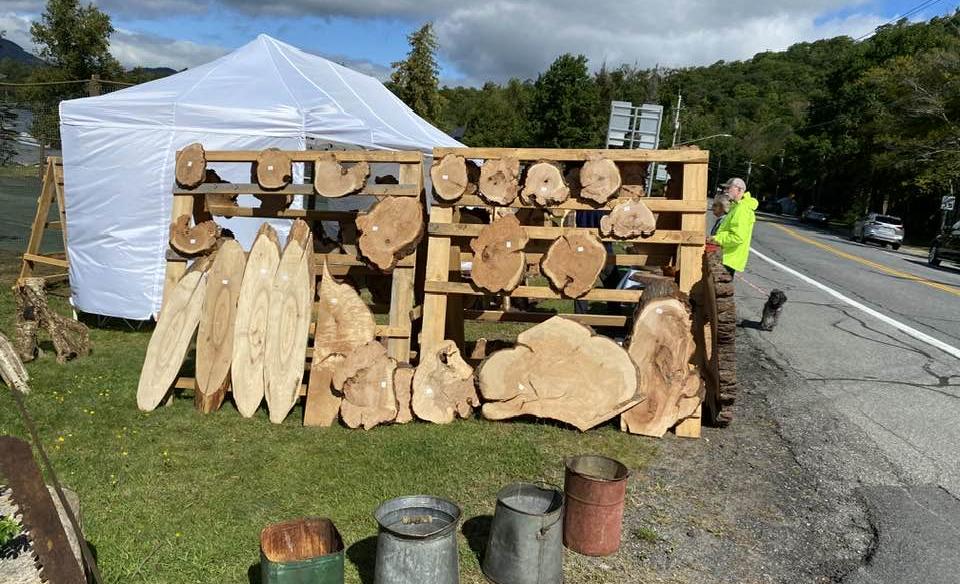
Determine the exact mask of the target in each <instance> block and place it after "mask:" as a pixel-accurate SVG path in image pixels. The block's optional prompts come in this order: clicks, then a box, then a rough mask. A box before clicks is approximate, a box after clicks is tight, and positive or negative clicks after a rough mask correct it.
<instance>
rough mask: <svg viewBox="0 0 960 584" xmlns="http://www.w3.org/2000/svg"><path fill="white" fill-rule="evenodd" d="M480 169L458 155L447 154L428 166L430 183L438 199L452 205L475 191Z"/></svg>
mask: <svg viewBox="0 0 960 584" xmlns="http://www.w3.org/2000/svg"><path fill="white" fill-rule="evenodd" d="M479 180H480V167H478V166H477V165H476V164H475V163H474V162H473V161H472V160H466V159H465V158H464V157H463V156H460V155H459V154H448V155H447V156H443V157H441V158H439V159H437V160H434V161H433V164H432V165H430V181H431V182H432V183H433V192H434V194H435V195H436V197H437V198H438V199H440V200H441V201H446V202H448V203H452V202H453V201H456V200H457V199H459V198H460V197H462V196H464V195H471V194H473V193H475V192H476V191H477V183H478V182H479Z"/></svg>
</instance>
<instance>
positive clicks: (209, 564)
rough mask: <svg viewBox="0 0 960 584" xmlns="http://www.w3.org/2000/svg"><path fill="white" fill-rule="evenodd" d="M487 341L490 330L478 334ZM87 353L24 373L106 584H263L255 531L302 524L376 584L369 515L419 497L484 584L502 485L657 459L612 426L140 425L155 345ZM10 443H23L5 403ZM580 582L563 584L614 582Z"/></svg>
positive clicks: (184, 409) (5, 287)
mask: <svg viewBox="0 0 960 584" xmlns="http://www.w3.org/2000/svg"><path fill="white" fill-rule="evenodd" d="M15 262H16V258H15V257H12V256H11V255H10V254H6V255H3V256H0V330H2V331H3V332H4V333H6V334H8V336H9V335H12V332H13V301H12V298H11V294H10V286H11V284H12V282H13V277H14V273H15V270H16V269H17V267H18V266H17V264H16V263H15ZM65 293H66V292H65V290H64V289H60V291H59V294H60V295H61V297H60V298H59V299H58V301H57V304H58V305H59V306H60V307H61V308H66V304H65V302H64V300H63V298H62V296H63V295H65ZM490 332H493V331H492V329H490V328H489V325H487V327H485V329H484V330H481V331H477V330H473V331H471V333H470V334H471V335H472V336H476V335H477V334H489V333H490ZM501 332H502V331H501ZM92 339H93V343H94V352H93V354H92V355H90V356H89V357H86V358H83V359H80V360H78V361H75V362H72V363H68V364H67V365H62V366H61V365H58V364H57V363H56V361H55V360H54V358H53V353H52V347H51V346H49V344H48V345H47V347H46V348H47V349H48V352H47V353H46V354H45V355H44V356H43V357H42V358H41V359H40V360H38V361H36V362H33V363H30V364H28V365H27V368H28V369H29V371H30V375H31V376H32V387H33V392H32V393H31V394H30V395H29V396H28V399H27V403H28V406H29V408H30V409H31V411H32V413H33V415H34V417H35V418H36V420H37V422H38V425H39V428H40V432H41V434H42V436H43V439H44V442H45V445H46V447H47V448H48V451H49V453H50V455H51V458H52V460H53V463H54V465H55V466H56V468H57V471H58V474H59V475H60V478H61V480H62V481H63V482H64V483H65V484H66V485H68V486H70V487H71V488H73V489H74V490H76V491H77V492H78V493H79V495H80V500H81V507H82V517H83V523H84V527H85V530H86V534H87V539H88V540H90V541H91V542H92V544H93V545H94V546H95V548H96V554H97V556H98V559H99V565H100V569H101V571H102V573H103V575H104V578H105V581H106V582H110V583H114V582H169V583H177V584H181V583H186V582H203V583H210V582H247V581H248V579H249V581H258V580H259V572H258V570H259V568H258V562H259V549H258V541H259V540H258V534H259V531H260V529H261V528H262V527H264V526H265V525H266V524H268V523H270V522H273V521H279V520H283V519H288V518H293V517H298V516H304V515H323V516H327V517H330V518H332V519H333V520H334V521H335V522H336V524H337V526H338V528H339V529H340V531H341V533H342V534H343V537H344V541H345V543H346V545H347V571H346V572H347V573H346V581H347V582H364V583H366V582H372V570H373V561H374V554H375V550H376V542H375V536H376V524H375V522H374V520H373V518H372V512H373V510H374V509H375V508H376V506H377V505H378V504H379V503H380V502H381V501H383V500H385V499H388V498H390V497H395V496H399V495H404V494H416V493H426V494H434V495H439V496H444V497H449V498H450V499H452V500H454V501H456V502H458V503H459V504H460V505H461V507H462V509H463V513H464V520H465V522H466V523H465V527H464V529H463V530H462V532H461V534H460V535H459V536H458V537H459V541H460V558H461V573H462V580H463V581H464V582H467V583H470V582H484V579H483V577H482V575H481V573H480V569H479V564H478V558H477V555H476V553H475V551H474V550H479V549H482V545H484V543H485V542H483V541H482V540H483V533H482V526H483V524H484V521H483V519H482V518H483V516H488V515H490V514H492V513H493V508H494V502H495V495H496V492H497V490H498V489H499V488H500V487H501V486H503V485H505V484H507V483H509V482H512V481H517V480H539V479H545V480H548V481H551V482H554V483H556V484H562V482H563V473H562V458H563V457H564V456H568V455H572V454H578V453H588V452H589V453H600V454H605V455H608V456H612V457H615V458H618V459H620V460H622V461H623V462H624V463H626V464H627V465H628V466H631V467H633V468H638V467H641V466H642V465H644V463H645V462H646V461H647V460H649V458H650V457H651V456H652V455H653V453H654V442H653V441H650V440H645V439H641V438H638V437H635V436H629V435H626V434H623V433H620V432H619V431H617V430H616V428H615V427H613V426H611V425H608V426H606V427H603V428H600V429H598V430H595V431H592V432H589V433H585V434H581V433H579V432H577V431H575V430H570V429H566V428H563V427H559V426H556V425H552V424H547V423H536V422H508V423H503V422H499V423H493V422H486V421H484V420H481V419H472V420H466V421H459V422H455V423H453V424H450V425H448V426H435V425H431V424H426V423H412V424H407V425H403V426H386V427H379V428H376V429H374V430H370V431H363V430H349V429H347V428H343V427H333V428H328V429H316V428H304V427H302V426H301V424H300V418H301V415H302V410H301V409H300V408H299V407H298V408H296V409H295V410H294V411H293V412H292V413H291V415H290V416H289V417H288V418H287V420H286V422H284V423H283V424H281V425H273V424H270V422H269V421H268V419H267V416H266V412H265V411H263V410H262V411H261V412H259V413H258V415H257V416H255V417H254V418H253V419H250V420H245V419H243V418H241V417H240V415H239V414H238V413H237V412H236V410H235V409H234V407H233V406H232V404H231V403H230V402H229V400H228V401H227V403H225V404H224V407H223V408H222V409H221V410H220V411H219V412H217V413H214V414H211V415H206V416H204V415H201V414H199V413H197V412H196V411H195V410H194V409H193V401H192V398H191V397H189V396H184V397H181V398H178V399H176V400H174V402H173V404H172V405H171V406H169V407H161V408H159V409H158V410H156V411H154V412H152V413H142V412H140V411H138V410H137V407H136V396H135V393H136V387H137V380H138V378H139V374H140V366H141V364H142V362H143V356H144V352H145V350H146V345H147V342H148V340H149V331H142V332H141V331H134V330H129V329H128V328H127V327H126V326H125V325H123V324H122V323H121V324H120V325H118V326H116V327H114V328H109V329H108V328H101V329H94V330H93V331H92ZM0 434H15V435H20V436H24V437H25V436H26V431H25V429H24V427H23V426H22V425H21V422H20V420H19V416H18V414H17V411H16V409H15V406H14V403H13V399H12V398H11V397H10V395H9V393H8V391H7V390H5V389H4V390H2V391H0ZM478 517H479V518H481V519H478ZM478 526H479V527H478ZM478 533H479V535H478ZM477 540H480V541H479V542H478V541H477ZM571 561H575V560H571ZM574 572H575V573H574V574H571V575H570V576H569V577H568V579H567V581H568V582H586V581H589V582H602V581H604V580H603V579H602V577H601V576H598V574H596V573H592V574H588V573H585V572H583V571H582V570H579V569H578V570H574Z"/></svg>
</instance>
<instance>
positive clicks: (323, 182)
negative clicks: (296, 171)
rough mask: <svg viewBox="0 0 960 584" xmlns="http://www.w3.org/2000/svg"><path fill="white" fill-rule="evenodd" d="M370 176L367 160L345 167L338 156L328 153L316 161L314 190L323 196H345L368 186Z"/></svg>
mask: <svg viewBox="0 0 960 584" xmlns="http://www.w3.org/2000/svg"><path fill="white" fill-rule="evenodd" d="M369 176H370V165H369V164H367V163H366V162H365V161H361V162H357V163H356V164H354V165H353V166H351V167H349V168H345V167H344V166H343V165H342V164H340V162H339V161H338V160H337V158H336V156H334V155H333V154H326V155H323V156H321V157H319V158H317V160H316V162H315V163H314V167H313V190H314V191H316V193H317V194H318V195H320V196H321V197H329V198H337V197H345V196H346V195H349V194H352V193H355V192H357V191H359V190H360V189H362V188H363V187H364V186H366V184H367V177H369Z"/></svg>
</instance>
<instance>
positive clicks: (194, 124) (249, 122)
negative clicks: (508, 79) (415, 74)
mask: <svg viewBox="0 0 960 584" xmlns="http://www.w3.org/2000/svg"><path fill="white" fill-rule="evenodd" d="M60 133H61V138H62V142H63V166H64V188H65V193H66V216H67V233H68V235H69V237H68V243H67V244H68V246H69V249H68V254H69V259H70V282H71V287H72V293H73V303H74V306H75V307H76V308H77V309H79V310H82V311H84V312H90V313H94V314H102V315H107V316H116V317H122V318H131V319H147V318H150V317H151V316H155V315H156V314H157V313H158V312H159V310H160V304H161V300H162V294H163V279H164V258H165V256H166V252H167V249H168V244H167V236H168V225H169V222H170V213H171V205H172V203H173V196H172V190H173V185H174V179H173V171H174V163H175V157H176V152H177V150H179V149H181V148H183V147H184V146H186V145H188V144H191V143H193V142H200V143H201V144H203V146H204V148H206V149H208V150H260V149H264V148H269V147H277V148H281V149H284V150H303V149H305V148H306V140H307V138H308V137H309V138H314V139H316V140H320V141H324V142H333V143H339V144H348V145H355V146H359V147H361V148H368V149H382V150H420V151H422V152H425V153H430V152H431V149H432V148H433V147H434V146H460V145H461V144H460V143H459V142H457V141H456V140H454V139H452V138H450V137H449V136H447V135H446V134H444V133H443V132H441V131H440V130H438V129H437V128H435V127H433V126H431V125H430V124H429V123H427V122H426V121H425V120H423V119H422V118H420V117H419V116H417V115H416V114H415V113H414V112H413V111H412V110H411V109H410V108H409V107H407V106H406V105H405V104H404V103H403V102H401V101H400V100H399V99H397V98H396V97H395V96H394V95H393V94H392V93H391V92H390V91H389V90H388V89H387V88H386V87H384V86H383V84H382V83H380V82H379V81H378V80H376V79H374V78H373V77H369V76H367V75H363V74H361V73H358V72H356V71H353V70H352V69H348V68H346V67H342V66H340V65H337V64H336V63H332V62H330V61H328V60H326V59H324V58H322V57H318V56H316V55H311V54H309V53H305V52H303V51H301V50H299V49H297V48H296V47H293V46H291V45H288V44H285V43H282V42H280V41H277V40H276V39H273V38H271V37H269V36H266V35H260V36H258V37H257V38H256V40H254V41H253V42H251V43H249V44H247V45H245V46H243V47H241V48H239V49H237V50H236V51H234V52H232V53H230V54H229V55H226V56H224V57H222V58H220V59H217V60H216V61H213V62H211V63H208V64H206V65H202V66H200V67H197V68H195V69H190V70H188V71H184V72H182V73H179V74H176V75H172V76H170V77H166V78H164V79H159V80H157V81H153V82H150V83H145V84H143V85H137V86H134V87H130V88H128V89H124V90H122V91H117V92H114V93H110V94H107V95H102V96H98V97H91V98H85V99H75V100H70V101H65V102H62V103H61V104H60ZM297 166H299V165H297ZM228 168H229V167H228ZM218 172H220V174H221V176H222V177H223V178H224V179H226V180H228V181H232V182H248V181H249V174H248V173H245V172H243V171H238V170H237V169H234V170H233V171H232V173H233V174H235V175H238V176H231V171H229V170H226V169H224V170H221V169H218ZM297 174H301V173H297V172H295V177H294V180H295V181H297V180H298V179H299V178H301V177H297V176H296V175H297ZM243 175H246V176H243ZM218 222H219V223H221V224H222V225H224V226H225V227H228V228H229V229H231V230H232V231H233V232H234V234H235V235H236V236H237V239H238V240H239V241H240V242H241V243H242V244H243V245H244V246H245V247H249V245H250V240H251V238H252V236H253V234H254V233H255V231H256V229H257V227H258V226H259V223H260V222H261V220H257V219H250V218H247V219H243V218H234V219H230V220H226V219H222V218H221V219H218Z"/></svg>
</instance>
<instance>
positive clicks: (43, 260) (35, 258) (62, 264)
mask: <svg viewBox="0 0 960 584" xmlns="http://www.w3.org/2000/svg"><path fill="white" fill-rule="evenodd" d="M23 259H24V260H25V261H28V262H32V263H34V264H44V265H47V266H57V267H58V268H68V267H70V266H69V265H68V264H67V260H63V259H60V258H52V257H50V256H44V255H38V254H34V253H25V254H23Z"/></svg>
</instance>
